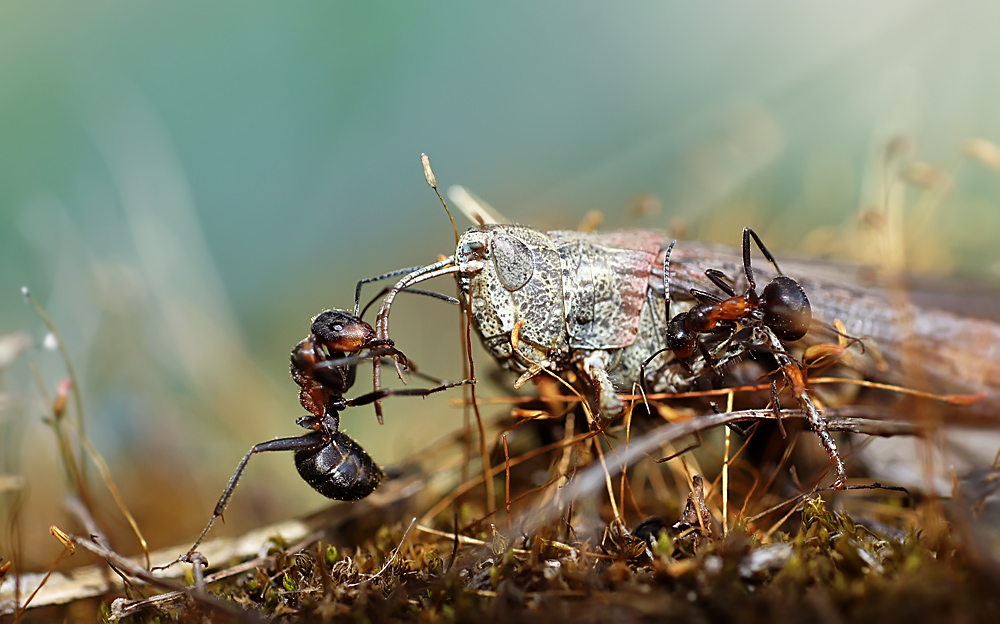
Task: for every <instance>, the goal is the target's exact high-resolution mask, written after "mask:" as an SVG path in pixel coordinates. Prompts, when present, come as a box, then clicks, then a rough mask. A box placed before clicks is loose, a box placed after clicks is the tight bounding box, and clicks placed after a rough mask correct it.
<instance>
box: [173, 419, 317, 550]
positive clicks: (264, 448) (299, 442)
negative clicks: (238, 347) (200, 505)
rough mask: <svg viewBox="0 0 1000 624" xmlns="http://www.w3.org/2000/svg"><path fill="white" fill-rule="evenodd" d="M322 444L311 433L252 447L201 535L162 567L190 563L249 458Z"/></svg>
mask: <svg viewBox="0 0 1000 624" xmlns="http://www.w3.org/2000/svg"><path fill="white" fill-rule="evenodd" d="M324 444H325V442H324V438H323V436H322V435H321V434H315V433H313V434H306V435H303V436H297V437H294V438H278V439H277V440H268V441H267V442H261V443H260V444H256V445H254V447H253V448H251V449H250V451H249V452H248V453H247V454H246V455H244V456H243V459H242V460H240V464H239V466H237V467H236V472H235V473H233V476H232V478H230V479H229V484H228V485H226V489H225V490H223V491H222V496H221V497H220V498H219V502H218V503H216V505H215V510H214V511H213V512H212V519H211V520H209V521H208V525H207V526H205V530H203V531H202V532H201V535H199V536H198V539H197V540H196V541H195V543H194V545H192V546H191V548H190V549H189V550H188V551H187V552H186V553H184V554H183V555H181V556H180V557H178V558H177V559H176V560H174V561H173V562H171V563H169V564H167V565H165V566H162V567H163V568H167V567H170V566H172V565H173V564H175V563H177V562H180V561H187V562H190V561H192V559H193V557H194V556H195V554H196V551H197V548H198V546H200V545H201V543H202V541H204V539H205V536H206V535H208V532H209V530H211V528H212V525H214V524H215V521H216V520H218V519H219V517H220V516H222V513H223V512H224V511H226V507H228V506H229V500H230V499H231V498H232V497H233V491H234V490H235V489H236V484H237V482H239V480H240V477H242V476H243V471H244V470H245V469H246V467H247V463H249V462H250V458H251V457H253V456H254V455H256V454H258V453H266V452H269V451H299V450H304V449H312V448H319V447H322V446H323V445H324Z"/></svg>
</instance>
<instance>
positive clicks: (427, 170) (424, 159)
mask: <svg viewBox="0 0 1000 624" xmlns="http://www.w3.org/2000/svg"><path fill="white" fill-rule="evenodd" d="M420 162H421V163H423V165H424V179H425V180H427V186H429V187H431V188H432V189H434V194H435V195H437V196H438V200H439V201H440V202H441V205H442V206H444V211H445V212H447V213H448V218H449V219H450V220H451V229H452V230H454V231H455V244H456V245H457V244H458V226H457V225H455V217H453V216H451V210H449V209H448V204H447V203H445V201H444V197H441V192H440V191H438V183H437V178H436V177H434V170H433V169H431V159H430V156H428V155H427V154H420Z"/></svg>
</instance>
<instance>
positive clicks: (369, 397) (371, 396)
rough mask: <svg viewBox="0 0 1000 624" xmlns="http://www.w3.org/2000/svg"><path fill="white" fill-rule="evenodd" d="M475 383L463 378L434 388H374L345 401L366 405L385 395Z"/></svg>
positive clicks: (419, 393)
mask: <svg viewBox="0 0 1000 624" xmlns="http://www.w3.org/2000/svg"><path fill="white" fill-rule="evenodd" d="M474 383H476V382H475V381H474V380H472V379H463V380H462V381H446V382H444V383H442V384H441V385H440V386H437V387H436V388H403V389H400V390H389V389H387V388H380V389H378V390H374V391H372V392H369V393H367V394H362V395H361V396H359V397H357V398H354V399H351V400H349V401H346V405H348V406H355V405H368V404H369V403H374V402H375V401H380V400H382V399H384V398H385V397H389V396H427V395H429V394H434V393H435V392H441V391H442V390H447V389H449V388H455V387H456V386H469V385H472V384H474Z"/></svg>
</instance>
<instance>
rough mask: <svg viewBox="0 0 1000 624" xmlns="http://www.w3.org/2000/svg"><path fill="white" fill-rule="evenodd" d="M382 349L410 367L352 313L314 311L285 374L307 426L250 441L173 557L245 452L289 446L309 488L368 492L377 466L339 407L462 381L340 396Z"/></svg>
mask: <svg viewBox="0 0 1000 624" xmlns="http://www.w3.org/2000/svg"><path fill="white" fill-rule="evenodd" d="M388 355H391V356H392V357H393V359H394V360H395V361H396V362H397V363H398V364H400V365H401V366H403V367H404V368H408V369H409V370H411V371H415V369H414V368H413V367H412V366H411V365H410V363H409V362H408V361H407V359H406V356H404V355H403V353H402V352H400V351H398V350H397V349H396V348H395V347H394V346H393V342H392V341H391V340H387V339H386V340H383V339H379V338H377V337H376V335H375V330H374V329H373V328H372V326H371V325H369V324H368V323H366V322H365V321H363V320H361V318H359V317H358V316H355V315H354V314H351V313H350V312H346V311H343V310H326V311H324V312H321V313H320V314H318V315H317V316H316V317H315V318H313V320H312V325H311V327H310V330H309V335H308V336H306V337H305V338H304V339H303V340H302V341H301V342H299V343H298V344H297V345H295V347H294V348H293V349H292V354H291V374H292V379H293V380H295V383H296V384H298V385H299V403H301V404H302V407H304V408H305V409H306V411H307V412H309V415H307V416H302V417H300V418H299V419H298V420H297V421H296V423H297V424H298V425H299V426H300V427H303V428H305V429H309V430H310V433H306V434H305V435H301V436H296V437H291V438H278V439H275V440H268V441H267V442H261V443H259V444H255V445H254V446H253V447H252V448H251V449H250V451H249V452H247V454H246V455H245V456H244V457H243V459H242V460H241V461H240V463H239V465H238V466H237V467H236V472H235V473H234V474H233V476H232V478H230V479H229V483H228V485H226V488H225V490H223V492H222V496H221V497H220V498H219V502H218V503H217V504H216V505H215V510H214V511H213V512H212V518H211V520H209V521H208V525H207V526H206V527H205V529H204V530H203V531H202V532H201V535H200V536H199V537H198V539H197V541H195V543H194V545H193V546H191V548H190V550H188V552H187V553H185V554H184V555H181V556H180V557H178V559H177V560H176V561H174V562H173V563H177V562H179V561H187V562H193V558H194V557H195V555H196V549H197V548H198V546H199V545H200V544H201V543H202V541H203V540H204V539H205V536H206V535H207V534H208V532H209V530H210V529H211V528H212V525H213V524H215V521H216V520H217V519H218V518H219V517H220V516H222V514H223V512H224V511H225V510H226V507H227V506H228V505H229V501H230V499H231V498H232V496H233V491H234V490H235V488H236V484H237V482H238V481H239V480H240V477H241V476H242V475H243V471H244V470H245V469H246V467H247V464H248V463H249V461H250V458H251V457H253V456H254V455H257V454H259V453H265V452H269V451H293V452H294V453H295V467H296V469H297V470H298V472H299V476H301V477H302V479H303V480H304V481H305V482H306V483H308V484H309V485H310V486H312V488H313V489H314V490H316V491H317V492H319V493H320V494H322V495H323V496H326V497H327V498H331V499H333V500H342V501H357V500H361V499H362V498H364V497H366V496H368V495H369V494H371V493H372V492H373V491H375V488H376V487H378V485H379V483H380V482H381V481H382V478H383V476H384V473H383V472H382V469H381V468H379V467H378V465H377V464H376V463H375V461H374V460H373V459H372V458H371V456H370V455H369V454H368V453H367V452H366V451H365V450H364V449H363V448H362V447H361V445H359V444H358V443H357V442H355V441H354V440H353V439H351V438H350V437H349V436H348V435H347V434H346V433H344V432H343V431H340V412H342V411H343V410H344V409H346V408H348V407H353V406H356V405H368V404H370V403H374V402H375V401H377V400H379V399H383V398H385V397H387V396H391V395H405V396H427V395H429V394H432V393H435V392H439V391H441V390H446V389H448V388H452V387H455V386H460V385H464V384H467V383H469V382H468V381H460V382H457V383H450V382H442V383H440V385H438V386H436V387H434V388H408V389H400V390H388V389H380V390H376V391H374V392H369V393H367V394H363V395H361V396H359V397H357V398H354V399H346V398H344V393H345V392H347V391H348V390H349V389H350V388H351V386H352V385H354V380H355V377H356V373H357V364H358V363H359V362H362V361H364V360H371V359H374V358H376V357H380V356H388ZM173 563H171V564H169V565H173ZM164 567H169V566H164Z"/></svg>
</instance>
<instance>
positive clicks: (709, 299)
mask: <svg viewBox="0 0 1000 624" xmlns="http://www.w3.org/2000/svg"><path fill="white" fill-rule="evenodd" d="M689 292H690V293H691V296H692V297H694V298H695V299H697V300H698V301H699V302H701V303H721V302H722V297H719V296H717V295H713V294H712V293H709V292H705V291H704V290H698V289H697V288H692V289H691V290H690V291H689Z"/></svg>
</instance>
